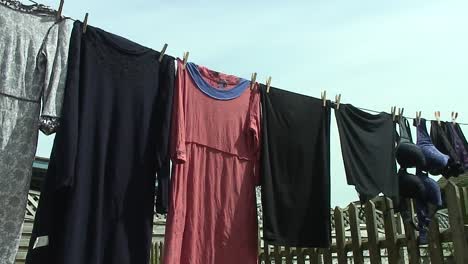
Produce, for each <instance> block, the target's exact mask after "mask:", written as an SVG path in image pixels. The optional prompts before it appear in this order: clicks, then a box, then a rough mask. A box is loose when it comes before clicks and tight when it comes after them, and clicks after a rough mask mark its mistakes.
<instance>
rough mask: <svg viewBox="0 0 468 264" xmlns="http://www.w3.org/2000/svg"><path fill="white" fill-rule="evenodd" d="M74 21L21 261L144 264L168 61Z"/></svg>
mask: <svg viewBox="0 0 468 264" xmlns="http://www.w3.org/2000/svg"><path fill="white" fill-rule="evenodd" d="M158 58H159V53H158V52H156V51H153V50H151V49H149V48H146V47H143V46H140V45H138V44H136V43H133V42H131V41H129V40H127V39H124V38H122V37H119V36H116V35H113V34H110V33H107V32H105V31H103V30H101V29H98V28H95V27H91V26H88V28H87V31H86V34H82V23H81V22H78V21H77V22H75V24H74V28H73V32H72V38H71V45H70V53H69V65H68V76H67V82H66V90H65V96H64V103H63V112H62V122H61V127H60V128H59V130H58V131H57V135H56V137H55V141H54V146H53V150H52V156H51V160H50V166H49V170H48V172H47V177H46V180H45V184H44V187H43V188H42V192H41V197H40V202H39V207H38V211H37V213H36V219H35V223H34V230H33V235H32V238H31V243H30V248H29V254H28V256H27V261H26V262H27V263H29V264H35V263H37V264H43V263H48V264H64V263H66V264H83V263H86V264H102V263H120V264H135V263H147V261H148V259H149V253H150V246H151V235H152V224H153V211H154V209H153V208H154V194H155V189H154V186H155V175H156V173H157V171H158V170H159V169H160V168H161V167H162V165H163V163H165V162H167V161H168V136H169V126H170V116H171V107H172V94H173V84H174V76H175V75H174V59H173V58H170V57H169V56H165V57H164V59H163V61H162V63H159V61H158Z"/></svg>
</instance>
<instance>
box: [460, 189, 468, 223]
mask: <svg viewBox="0 0 468 264" xmlns="http://www.w3.org/2000/svg"><path fill="white" fill-rule="evenodd" d="M460 194H461V198H462V199H461V204H462V209H463V210H462V214H463V216H464V217H463V218H464V222H465V224H468V187H466V186H465V187H462V188H460Z"/></svg>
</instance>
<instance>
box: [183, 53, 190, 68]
mask: <svg viewBox="0 0 468 264" xmlns="http://www.w3.org/2000/svg"><path fill="white" fill-rule="evenodd" d="M188 56H189V52H188V51H187V52H184V57H183V61H182V68H183V69H185V66H186V65H187V61H188Z"/></svg>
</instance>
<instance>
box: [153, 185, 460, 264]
mask: <svg viewBox="0 0 468 264" xmlns="http://www.w3.org/2000/svg"><path fill="white" fill-rule="evenodd" d="M444 193H445V198H446V204H447V209H448V219H449V224H450V228H448V229H441V228H439V221H438V218H437V217H434V219H433V220H432V223H431V225H430V227H429V232H428V234H429V236H428V237H429V244H428V245H427V246H419V245H418V243H417V237H418V234H417V231H415V229H414V228H413V227H412V226H409V225H403V227H401V223H402V221H401V218H400V216H399V215H398V214H395V213H394V209H393V203H392V201H391V200H390V199H388V198H386V199H381V200H377V201H369V202H367V203H366V204H365V206H364V208H363V209H362V210H364V214H365V231H366V232H364V234H365V235H366V238H363V237H362V236H363V232H362V228H361V225H360V217H359V216H358V214H359V210H361V209H360V208H359V206H357V205H355V204H354V203H351V204H350V205H349V206H348V207H347V208H346V210H344V209H341V208H339V207H336V208H335V210H334V217H333V218H334V219H333V221H334V226H335V232H334V239H333V244H332V246H331V247H330V248H326V249H316V248H292V247H281V246H271V245H268V244H267V243H265V242H262V241H261V243H260V245H261V246H260V252H259V263H266V264H271V263H274V264H278V263H287V264H289V263H297V264H305V263H311V264H331V263H338V264H345V263H346V264H347V263H355V264H363V263H371V264H382V263H390V264H394V263H395V264H396V263H398V264H399V263H410V264H416V263H418V264H419V263H433V264H442V263H456V264H468V243H467V240H468V238H467V233H468V189H467V188H458V187H457V186H456V185H455V184H453V183H452V182H449V183H448V184H447V185H446V187H445V188H444ZM409 202H410V204H411V205H412V202H411V201H409ZM377 204H378V205H380V206H382V212H383V221H384V232H383V233H384V234H382V232H381V231H379V228H378V219H377V215H378V214H377V210H376V205H377ZM410 208H411V210H412V213H413V214H414V209H413V208H414V207H413V206H411V207H410ZM346 211H347V212H346ZM345 213H346V214H347V219H348V221H349V228H348V229H349V230H348V233H349V232H350V233H351V235H350V236H349V235H348V236H347V235H346V230H345V223H344V222H345V218H344V215H345ZM163 247H164V244H163V242H156V243H154V245H153V248H152V249H151V262H150V263H151V264H162V261H161V259H162V252H163ZM422 253H423V254H422Z"/></svg>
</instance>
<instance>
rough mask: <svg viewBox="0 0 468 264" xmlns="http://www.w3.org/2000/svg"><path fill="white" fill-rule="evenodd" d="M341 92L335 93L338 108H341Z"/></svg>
mask: <svg viewBox="0 0 468 264" xmlns="http://www.w3.org/2000/svg"><path fill="white" fill-rule="evenodd" d="M340 101H341V94H338V95H335V104H336V110H338V109H340Z"/></svg>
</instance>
